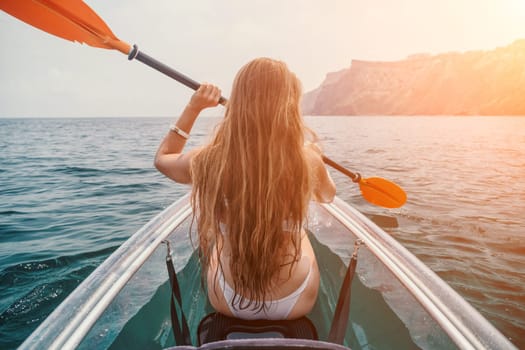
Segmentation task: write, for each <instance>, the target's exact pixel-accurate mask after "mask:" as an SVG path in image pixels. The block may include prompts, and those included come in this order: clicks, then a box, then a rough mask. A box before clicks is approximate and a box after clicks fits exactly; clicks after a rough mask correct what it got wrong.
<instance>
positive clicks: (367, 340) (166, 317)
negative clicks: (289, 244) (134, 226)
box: [20, 195, 515, 349]
mask: <svg viewBox="0 0 525 350" xmlns="http://www.w3.org/2000/svg"><path fill="white" fill-rule="evenodd" d="M306 229H307V231H308V233H309V234H310V238H311V240H312V245H313V247H314V250H315V252H316V256H317V259H318V264H319V268H320V271H321V286H320V289H319V297H318V300H317V303H316V305H315V306H314V309H313V310H312V312H311V313H310V314H309V315H308V318H309V319H310V320H311V321H312V322H313V324H314V325H315V328H316V329H317V332H318V335H319V341H313V340H301V339H238V340H226V341H221V342H216V343H209V344H205V345H203V346H202V349H225V348H228V349H235V348H243V349H249V348H283V349H285V348H290V349H291V348H294V349H296V348H318V349H344V348H351V349H456V348H458V349H515V347H514V345H512V343H511V342H510V341H508V339H506V338H505V337H504V336H503V335H502V334H501V333H500V332H499V331H498V330H497V329H496V328H494V327H493V326H492V325H491V324H490V323H489V322H488V321H487V320H486V319H485V318H484V317H483V316H481V315H480V314H479V313H478V312H477V311H476V310H475V309H474V308H473V307H472V306H471V305H470V304H468V303H467V302H466V301H465V300H464V299H463V298H462V297H461V296H459V295H458V294H457V293H456V292H455V291H454V290H453V289H452V288H451V287H450V286H448V285H447V284H446V283H445V282H444V281H443V280H441V279H440V278H439V277H438V276H437V275H436V274H435V273H434V272H432V271H431V270H430V269H429V268H428V267H427V266H426V265H424V264H423V263H422V262H421V261H420V260H418V259H417V258H416V257H415V256H414V255H413V254H411V253H410V252H408V251H407V250H406V249H405V248H404V247H403V246H401V245H400V244H399V243H398V242H397V241H396V240H395V239H394V238H392V237H391V236H390V235H388V234H387V233H385V232H384V231H383V230H382V229H381V228H380V227H378V226H377V225H376V224H374V223H373V222H372V221H371V220H369V219H368V218H367V217H365V216H364V215H362V214H361V213H360V212H359V211H357V210H356V209H355V208H353V207H351V206H350V205H348V204H347V203H345V202H343V201H342V200H340V199H339V198H336V199H335V200H334V201H333V202H332V203H330V204H318V203H311V205H310V210H309V215H308V222H307V225H306ZM194 231H195V230H194V227H193V226H192V211H191V206H190V203H189V196H188V195H186V196H185V197H183V198H181V199H180V200H178V201H176V202H175V203H173V204H172V205H171V206H169V207H168V208H166V209H165V210H164V211H162V212H161V213H159V214H158V215H157V216H156V217H154V218H153V219H152V220H151V221H150V222H149V223H147V224H146V225H145V226H144V227H143V228H141V229H140V230H139V231H138V232H136V233H135V234H134V235H133V236H131V237H130V238H129V239H128V240H127V241H126V242H125V243H124V244H122V246H121V247H119V248H118V249H117V250H116V251H115V252H114V253H113V254H112V255H111V256H109V257H108V259H107V260H106V261H105V262H104V263H102V264H101V265H100V266H99V267H98V268H97V269H96V270H95V271H94V272H93V273H92V274H91V275H89V276H88V277H87V278H86V279H85V280H84V281H83V282H82V283H81V284H80V285H79V286H78V287H77V288H76V289H75V290H74V291H73V292H72V293H71V294H70V295H69V296H68V297H67V298H66V299H65V300H64V301H63V302H62V303H61V304H60V305H59V306H58V307H57V308H56V309H55V310H54V311H53V313H51V314H50V315H49V317H48V318H47V319H46V320H45V321H44V322H43V323H42V324H41V325H40V326H39V327H38V328H37V329H36V330H35V331H34V332H33V333H32V334H31V335H30V336H29V337H28V338H27V339H26V341H25V342H24V343H23V344H22V345H21V346H20V349H42V348H46V349H76V348H79V349H163V348H164V349H166V348H174V349H196V348H200V347H198V346H197V345H196V344H197V342H196V335H195V334H193V333H194V332H193V330H195V329H196V328H197V326H198V324H199V322H200V320H201V319H203V318H204V317H205V316H206V315H207V314H209V313H210V312H212V311H213V310H212V308H211V306H210V305H209V303H208V301H207V297H206V295H205V293H204V291H203V289H202V287H201V278H200V266H199V263H198V259H197V255H196V253H195V248H194V246H193V245H192V240H191V238H190V237H193V242H195V234H196V233H195V232H194ZM165 240H168V241H169V242H170V245H171V247H172V256H173V261H174V263H175V269H176V271H177V275H178V279H179V282H180V286H181V290H182V299H183V311H184V314H185V315H186V318H187V319H188V323H189V327H190V330H192V335H191V336H192V343H193V344H195V346H181V347H177V346H176V344H175V340H174V336H173V332H172V328H171V320H170V310H169V303H170V298H171V289H170V284H169V281H168V273H167V271H166V264H165V257H166V245H165V244H163V241H165ZM357 240H360V241H362V242H363V244H362V246H361V247H360V249H359V254H358V262H357V270H356V278H354V279H353V283H352V289H351V308H350V322H349V323H348V327H347V329H346V332H345V339H344V344H343V345H337V344H331V343H329V342H327V339H328V332H329V329H330V325H331V322H332V317H333V313H334V308H335V305H336V303H337V298H338V296H339V290H340V288H341V284H342V280H343V277H344V275H345V272H346V270H347V266H348V263H349V261H350V256H351V254H352V251H353V248H354V244H355V242H356V241H357ZM329 247H331V248H329Z"/></svg>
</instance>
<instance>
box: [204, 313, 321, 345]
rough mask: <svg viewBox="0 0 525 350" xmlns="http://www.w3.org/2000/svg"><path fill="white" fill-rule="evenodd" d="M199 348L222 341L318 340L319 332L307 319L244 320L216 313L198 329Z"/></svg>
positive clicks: (207, 318) (206, 319) (208, 317)
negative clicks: (253, 339) (262, 339)
mask: <svg viewBox="0 0 525 350" xmlns="http://www.w3.org/2000/svg"><path fill="white" fill-rule="evenodd" d="M197 338H198V342H199V346H200V345H202V344H206V343H210V342H216V341H220V340H233V339H252V338H296V339H311V340H318V339H319V338H318V335H317V330H316V328H315V326H314V325H313V323H312V321H310V320H309V319H308V318H306V317H301V318H298V319H296V320H278V321H275V320H242V319H238V318H234V317H229V316H225V315H223V314H221V313H218V312H214V313H211V314H209V315H207V316H206V317H204V318H203V319H202V320H201V322H200V323H199V327H198V329H197Z"/></svg>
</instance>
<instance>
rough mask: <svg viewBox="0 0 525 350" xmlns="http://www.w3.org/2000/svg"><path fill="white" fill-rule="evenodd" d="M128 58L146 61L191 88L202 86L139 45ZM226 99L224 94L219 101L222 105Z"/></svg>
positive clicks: (134, 47) (195, 88)
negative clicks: (146, 52)
mask: <svg viewBox="0 0 525 350" xmlns="http://www.w3.org/2000/svg"><path fill="white" fill-rule="evenodd" d="M128 59H129V60H130V61H131V60H133V59H136V60H137V61H140V62H142V63H144V64H145V65H148V66H150V67H151V68H153V69H155V70H158V71H159V72H161V73H163V74H165V75H167V76H168V77H170V78H172V79H175V80H177V81H178V82H179V83H181V84H183V85H186V86H187V87H189V88H190V89H193V90H197V89H198V88H199V86H201V84H199V83H198V82H196V81H195V80H193V79H191V78H189V77H187V76H186V75H184V74H182V73H180V72H178V71H176V70H175V69H173V68H171V67H169V66H167V65H165V64H164V63H162V62H159V61H157V60H156V59H154V58H153V57H151V56H149V55H147V54H145V53H144V52H142V51H139V48H138V46H137V45H133V49H132V50H131V52H130V53H129V55H128ZM226 101H227V99H226V98H225V97H223V96H221V98H220V99H219V103H220V104H222V105H224V104H225V103H226Z"/></svg>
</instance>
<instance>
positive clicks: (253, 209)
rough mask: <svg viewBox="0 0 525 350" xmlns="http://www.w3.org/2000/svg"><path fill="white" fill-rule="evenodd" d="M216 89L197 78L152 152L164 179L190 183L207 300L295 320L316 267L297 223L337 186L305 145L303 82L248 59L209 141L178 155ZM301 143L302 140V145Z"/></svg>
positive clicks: (315, 284)
mask: <svg viewBox="0 0 525 350" xmlns="http://www.w3.org/2000/svg"><path fill="white" fill-rule="evenodd" d="M220 96H221V91H220V90H219V89H218V88H217V87H215V86H213V85H210V84H203V85H201V86H200V88H199V89H198V90H197V91H196V92H195V94H194V95H193V96H192V98H191V100H190V102H189V103H188V105H187V106H186V108H185V109H184V112H183V113H182V115H181V116H180V118H179V119H178V120H177V122H176V123H175V124H174V125H173V126H172V127H171V131H170V132H169V133H168V134H167V135H166V137H165V138H164V140H163V141H162V143H161V145H160V146H159V149H158V151H157V154H156V156H155V166H156V167H157V169H158V170H159V171H160V172H161V173H163V174H164V175H166V176H168V177H169V178H171V179H173V180H175V181H177V182H180V183H188V184H190V183H191V184H192V185H193V189H192V205H193V209H194V213H197V212H198V215H197V225H198V227H197V229H198V232H199V246H200V249H201V262H202V266H203V271H205V274H206V275H205V276H206V281H207V286H208V297H209V300H210V303H211V304H212V306H213V307H214V308H215V309H216V310H217V311H218V312H221V313H223V314H225V315H228V316H234V317H238V318H244V319H295V318H298V317H301V316H304V315H305V314H307V313H308V312H309V311H310V310H311V309H312V307H313V305H314V303H315V300H316V298H317V291H318V288H319V270H318V267H317V262H316V259H315V255H314V252H313V250H312V246H311V244H310V241H309V239H308V236H307V235H306V233H305V230H304V229H303V224H304V223H305V216H306V213H307V210H308V203H309V201H310V200H311V199H314V200H317V201H322V202H329V201H331V200H332V199H333V197H334V195H335V185H334V183H333V181H332V180H331V178H330V175H329V174H328V172H327V170H326V168H325V167H324V164H323V161H322V159H321V153H320V150H319V148H318V147H317V146H316V145H315V144H313V143H306V142H305V141H306V140H305V138H306V136H305V134H307V135H309V136H310V137H313V136H314V135H313V133H312V132H310V131H307V129H306V127H305V126H304V124H303V120H302V117H301V115H300V109H299V102H300V97H301V87H300V82H299V81H298V79H297V78H296V76H295V75H294V74H293V73H291V72H290V71H289V70H288V68H287V67H286V65H285V64H284V63H283V62H279V61H275V60H272V59H268V58H259V59H255V60H253V61H251V62H249V63H248V64H246V65H245V66H244V67H243V68H241V70H240V71H239V73H238V74H237V77H236V78H235V81H234V84H233V89H232V94H231V98H230V100H229V101H228V103H227V105H226V112H225V117H224V119H223V120H222V122H221V123H220V124H219V125H218V127H217V129H216V132H215V135H214V138H213V139H212V141H211V142H210V143H209V144H208V145H206V146H204V147H202V148H200V149H194V150H191V151H189V152H187V153H182V150H183V148H184V144H185V142H186V139H187V138H188V136H189V132H190V130H191V128H192V126H193V123H194V121H195V119H196V118H197V116H198V115H199V113H200V112H201V111H202V110H203V109H205V108H208V107H214V106H217V104H218V101H219V98H220ZM305 144H306V145H305Z"/></svg>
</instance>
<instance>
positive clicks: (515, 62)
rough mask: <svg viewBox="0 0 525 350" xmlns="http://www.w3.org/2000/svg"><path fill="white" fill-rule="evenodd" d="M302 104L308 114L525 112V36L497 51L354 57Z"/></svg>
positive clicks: (477, 113) (304, 111)
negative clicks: (388, 58)
mask: <svg viewBox="0 0 525 350" xmlns="http://www.w3.org/2000/svg"><path fill="white" fill-rule="evenodd" d="M302 107H303V113H304V114H305V115H525V39H523V40H518V41H516V42H514V43H513V44H511V45H509V46H506V47H501V48H497V49H495V50H492V51H472V52H465V53H446V54H440V55H435V56H431V55H425V54H422V55H414V56H410V57H408V58H407V59H405V60H402V61H395V62H370V61H360V60H353V61H352V64H351V66H350V68H348V69H344V70H341V71H339V72H334V73H329V74H328V75H327V77H326V79H325V81H324V82H323V83H322V84H321V86H320V87H319V88H317V89H315V90H313V91H310V92H308V93H306V94H305V95H304V97H303V105H302Z"/></svg>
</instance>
